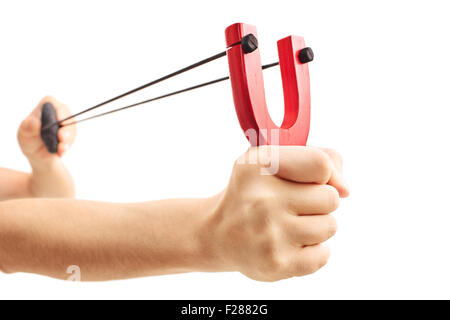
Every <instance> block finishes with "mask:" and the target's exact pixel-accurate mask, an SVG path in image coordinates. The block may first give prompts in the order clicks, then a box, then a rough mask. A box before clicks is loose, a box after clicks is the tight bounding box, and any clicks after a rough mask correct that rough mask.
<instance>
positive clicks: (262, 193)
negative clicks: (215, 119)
mask: <svg viewBox="0 0 450 320" xmlns="http://www.w3.org/2000/svg"><path fill="white" fill-rule="evenodd" d="M270 150H271V149H270V147H259V148H251V149H249V151H248V152H247V153H246V154H245V155H244V158H242V159H240V160H239V161H237V162H236V164H235V166H234V170H233V173H232V177H231V181H230V183H229V185H228V187H227V189H226V190H225V191H224V192H222V193H221V194H220V195H219V196H217V197H216V207H215V210H214V213H213V214H212V215H211V217H210V219H209V223H208V226H207V229H208V231H205V233H206V234H207V239H206V241H205V243H207V244H208V247H209V249H210V250H209V252H212V255H213V256H214V260H215V261H216V263H217V266H216V267H217V269H219V270H224V271H239V272H241V273H243V274H244V275H246V276H248V277H250V278H252V279H256V280H260V281H276V280H281V279H285V278H290V277H294V276H302V275H306V274H310V273H313V272H315V271H317V270H318V269H319V268H321V267H323V266H324V265H325V264H326V263H327V260H328V257H329V254H330V253H329V251H328V248H327V247H325V246H324V245H322V243H323V242H325V241H327V240H328V239H329V238H330V237H332V236H333V235H334V234H335V232H336V221H335V219H334V218H333V217H332V216H331V215H330V213H332V212H333V211H335V210H336V209H337V208H338V206H339V198H340V197H346V196H348V193H349V191H348V189H347V187H346V186H345V184H344V182H343V178H342V173H341V170H342V161H341V158H340V156H339V155H338V154H337V153H336V152H334V151H332V150H328V149H319V148H312V147H294V146H286V147H284V146H283V147H279V149H278V150H277V152H273V150H274V149H272V152H270ZM250 159H257V161H251V160H250ZM273 161H276V162H277V168H278V171H277V172H276V173H275V174H274V175H269V174H267V172H266V170H267V167H268V164H270V163H271V162H273ZM272 167H273V166H272Z"/></svg>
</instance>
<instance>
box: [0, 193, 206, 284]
mask: <svg viewBox="0 0 450 320" xmlns="http://www.w3.org/2000/svg"><path fill="white" fill-rule="evenodd" d="M212 203H213V202H212V201H211V200H209V199H205V200H164V201H156V202H150V203H142V204H110V203H99V202H88V201H76V200H53V199H52V200H45V199H40V200H33V199H30V200H14V201H7V202H3V203H0V266H1V268H2V269H3V271H5V272H30V273H38V274H43V275H47V276H51V277H55V278H61V279H66V278H67V277H68V275H67V274H66V270H67V267H69V266H71V265H76V266H78V267H79V268H80V270H81V278H82V280H88V281H96V280H110V279H123V278H131V277H142V276H148V275H158V274H167V273H181V272H190V271H210V270H212V268H213V267H212V262H211V261H210V260H209V258H208V256H209V254H208V253H207V252H205V244H204V240H203V238H202V235H203V234H204V230H203V228H204V226H205V225H206V223H205V221H206V220H207V219H209V216H210V211H211V210H212Z"/></svg>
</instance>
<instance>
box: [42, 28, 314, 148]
mask: <svg viewBox="0 0 450 320" xmlns="http://www.w3.org/2000/svg"><path fill="white" fill-rule="evenodd" d="M225 33H226V43H227V49H226V50H225V51H223V52H220V53H218V54H215V55H213V56H211V57H208V58H206V59H203V60H200V61H198V62H196V63H194V64H191V65H189V66H186V67H184V68H182V69H179V70H177V71H175V72H172V73H169V74H167V75H165V76H162V77H160V78H158V79H156V80H153V81H151V82H149V83H147V84H144V85H142V86H140V87H138V88H135V89H133V90H130V91H127V92H125V93H122V94H120V95H118V96H116V97H114V98H111V99H108V100H106V101H104V102H101V103H99V104H96V105H94V106H92V107H89V108H87V109H85V110H83V111H80V112H78V113H76V114H74V115H71V116H69V117H67V118H65V119H62V120H59V121H57V120H55V119H56V118H55V116H54V115H52V112H53V113H54V111H52V110H51V108H46V109H45V110H43V117H42V126H41V136H42V139H43V141H44V143H45V145H46V147H47V149H48V150H49V152H55V150H56V149H57V145H58V143H59V141H58V138H57V136H58V130H59V129H60V128H61V127H65V126H70V125H74V124H76V123H80V122H84V121H88V120H92V119H96V118H100V117H103V116H106V115H109V114H112V113H116V112H119V111H123V110H127V109H130V108H134V107H137V106H140V105H143V104H147V103H150V102H154V101H157V100H161V99H165V98H167V97H171V96H174V95H177V94H180V93H184V92H188V91H191V90H195V89H199V88H203V87H206V86H209V85H212V84H215V83H219V82H222V81H226V80H228V79H231V85H232V89H233V97H234V104H235V107H236V112H237V115H238V118H239V122H240V124H241V127H242V129H243V130H244V132H245V134H246V136H247V138H248V139H249V141H250V143H251V144H252V145H253V146H257V145H306V141H307V140H308V133H309V120H310V104H311V102H310V93H309V71H308V64H307V63H308V62H310V61H312V60H313V58H314V54H313V52H312V50H311V48H308V47H305V41H304V40H303V38H302V37H298V36H290V37H287V38H284V39H281V40H280V41H278V55H279V59H280V60H279V62H275V63H271V64H267V65H264V66H263V65H261V57H260V55H259V51H258V39H257V37H256V28H255V27H254V26H251V25H248V24H243V23H236V24H233V25H231V26H229V27H228V28H227V29H226V32H225ZM225 56H228V64H229V68H230V76H229V77H228V76H226V77H222V78H219V79H214V80H211V81H207V82H204V83H200V84H197V85H194V86H190V87H187V88H184V89H181V90H177V91H173V92H170V93H167V94H164V95H161V96H157V97H154V98H151V99H147V100H144V101H140V102H137V103H133V104H131V105H127V106H124V107H120V108H116V109H113V110H110V111H106V112H103V113H100V114H97V115H93V116H90V117H87V118H85V119H81V120H72V121H71V122H67V121H68V120H71V119H74V118H76V117H78V116H80V115H83V114H85V113H87V112H90V111H93V110H96V109H98V108H100V107H103V106H105V105H107V104H109V103H111V102H114V101H117V100H119V99H122V98H124V97H126V96H129V95H131V94H133V93H136V92H138V91H140V90H142V89H145V88H149V87H151V86H154V85H156V84H158V83H161V82H163V81H166V80H168V79H171V78H173V77H176V76H178V75H180V74H182V73H184V72H187V71H190V70H193V69H195V68H197V67H199V66H201V65H204V64H207V63H209V62H211V61H214V60H216V59H219V58H222V57H225ZM278 64H279V65H280V69H281V77H282V81H283V92H284V110H285V115H284V120H283V123H282V125H281V127H278V126H277V125H276V124H275V123H273V121H272V119H271V118H270V115H269V112H268V110H267V105H266V97H265V93H264V81H263V74H262V70H264V69H268V68H271V67H274V66H277V65H278Z"/></svg>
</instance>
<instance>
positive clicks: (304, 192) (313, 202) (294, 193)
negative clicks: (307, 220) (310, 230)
mask: <svg viewBox="0 0 450 320" xmlns="http://www.w3.org/2000/svg"><path fill="white" fill-rule="evenodd" d="M276 189H277V190H278V194H279V199H281V201H284V206H285V208H286V209H287V210H288V211H289V212H291V213H292V214H293V215H295V216H297V215H309V214H328V213H331V212H333V211H335V210H336V209H337V208H338V207H339V202H340V200H339V193H338V192H337V190H336V189H335V188H334V187H332V186H330V185H326V184H324V185H318V184H299V183H295V182H290V181H282V180H280V182H279V184H278V185H277V187H276Z"/></svg>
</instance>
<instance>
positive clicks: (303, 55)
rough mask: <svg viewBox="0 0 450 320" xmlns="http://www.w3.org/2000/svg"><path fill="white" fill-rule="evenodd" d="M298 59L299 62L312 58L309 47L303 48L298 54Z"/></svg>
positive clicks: (311, 59)
mask: <svg viewBox="0 0 450 320" xmlns="http://www.w3.org/2000/svg"><path fill="white" fill-rule="evenodd" d="M298 59H299V60H300V62H301V63H308V62H311V61H313V60H314V52H313V51H312V49H311V48H309V47H306V48H303V49H302V50H300V52H299V54H298Z"/></svg>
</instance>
